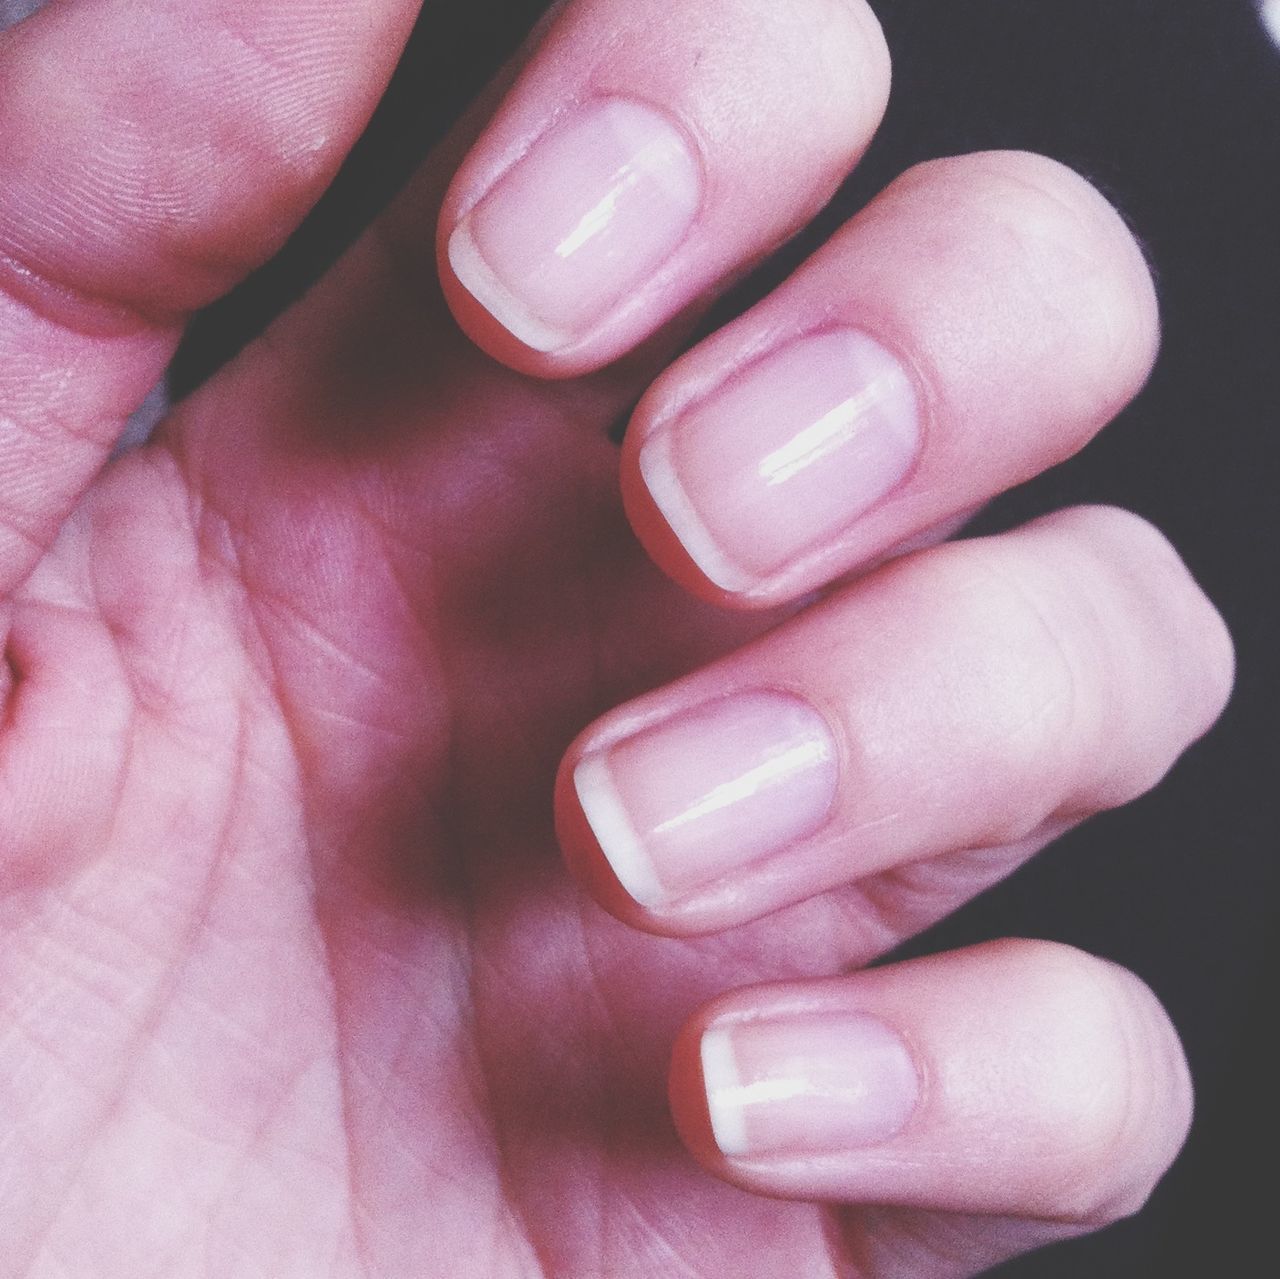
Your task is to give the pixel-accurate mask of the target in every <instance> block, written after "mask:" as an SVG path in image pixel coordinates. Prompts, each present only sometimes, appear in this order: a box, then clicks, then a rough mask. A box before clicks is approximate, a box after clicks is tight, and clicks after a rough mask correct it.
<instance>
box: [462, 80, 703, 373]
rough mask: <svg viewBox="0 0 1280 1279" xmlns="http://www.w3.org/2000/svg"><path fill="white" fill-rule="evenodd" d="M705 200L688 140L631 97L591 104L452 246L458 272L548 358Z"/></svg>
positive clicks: (624, 288) (620, 291)
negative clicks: (549, 353)
mask: <svg viewBox="0 0 1280 1279" xmlns="http://www.w3.org/2000/svg"><path fill="white" fill-rule="evenodd" d="M701 199H702V180H701V174H700V170H699V167H698V164H697V162H696V160H695V159H694V157H693V156H692V154H691V153H690V150H689V147H688V144H687V143H686V141H685V138H684V135H683V134H682V133H681V132H680V130H679V129H677V128H676V126H675V125H674V124H673V123H671V121H670V120H668V119H667V118H666V117H665V116H663V115H662V114H660V113H659V112H658V111H656V110H655V109H654V108H652V107H649V106H645V105H643V104H641V103H639V102H634V101H630V100H628V99H625V98H606V99H601V100H597V101H593V102H588V103H586V104H585V105H583V106H582V107H579V108H578V109H577V110H576V111H575V112H574V113H573V114H572V115H570V116H569V117H568V118H567V119H566V120H565V121H563V122H562V123H560V124H559V125H556V126H554V127H553V128H552V129H551V131H550V132H549V133H547V134H546V135H544V136H543V137H542V138H540V139H539V140H538V141H537V142H535V143H534V145H533V147H532V148H531V149H530V151H529V152H528V154H527V155H525V156H524V157H523V158H522V159H521V160H519V161H518V162H517V163H516V165H515V166H514V167H513V168H512V169H511V170H510V171H508V172H507V173H506V174H504V175H503V176H502V177H501V178H499V179H498V182H497V183H496V185H495V186H494V187H493V189H492V190H490V191H489V192H488V193H487V194H486V195H485V196H484V197H483V198H482V199H481V200H480V202H479V203H478V204H477V205H476V206H475V207H474V208H473V209H471V211H470V212H469V213H468V214H467V215H466V216H465V217H464V218H463V219H462V221H461V222H460V223H459V224H458V226H457V227H456V228H455V230H454V231H453V234H452V236H451V237H450V240H449V262H450V265H451V266H452V267H453V271H454V274H455V275H456V276H457V277H458V279H459V280H460V281H461V283H462V284H463V285H464V286H465V287H466V289H467V290H468V291H469V292H470V293H471V294H472V295H473V296H474V297H475V298H476V300H477V301H478V302H479V303H480V304H481V305H482V306H483V307H485V309H486V310H488V311H489V312H490V313H491V314H492V315H493V317H494V318H495V319H497V320H498V321H499V322H500V323H501V324H503V325H504V327H506V329H507V330H508V331H509V332H510V333H512V334H513V335H514V336H515V337H517V338H519V339H520V341H522V342H523V343H525V345H526V346H529V347H532V348H534V349H535V350H538V351H554V350H558V349H560V348H563V347H568V346H571V345H573V344H574V343H576V342H578V341H580V340H581V339H582V338H584V337H586V336H588V335H589V334H590V332H591V330H592V329H593V328H595V327H596V326H597V325H599V324H600V323H601V322H603V321H604V320H605V319H606V318H607V317H608V315H609V314H610V313H611V312H612V311H613V310H614V308H615V307H617V306H618V305H620V304H621V303H622V302H623V301H624V300H625V299H626V297H627V295H628V294H629V293H630V292H631V291H632V290H633V289H634V288H635V287H636V286H637V285H639V284H640V283H641V282H642V281H644V280H646V279H648V278H649V277H650V276H652V274H653V273H654V271H655V270H656V269H657V268H658V267H660V266H661V265H662V264H663V262H665V261H666V259H667V258H669V257H670V256H671V254H672V252H673V251H674V250H675V249H676V247H677V246H678V245H679V243H680V241H681V240H682V239H683V238H684V237H685V235H686V234H687V232H688V230H689V227H690V226H691V225H692V223H693V220H694V218H695V217H696V216H697V213H698V209H699V207H700V204H701Z"/></svg>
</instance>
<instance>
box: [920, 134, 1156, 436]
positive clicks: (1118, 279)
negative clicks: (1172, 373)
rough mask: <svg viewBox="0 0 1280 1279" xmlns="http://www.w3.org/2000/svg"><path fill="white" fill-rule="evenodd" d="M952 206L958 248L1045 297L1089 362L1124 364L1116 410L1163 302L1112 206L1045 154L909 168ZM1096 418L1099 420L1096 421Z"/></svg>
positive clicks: (987, 155)
mask: <svg viewBox="0 0 1280 1279" xmlns="http://www.w3.org/2000/svg"><path fill="white" fill-rule="evenodd" d="M904 181H906V182H907V183H909V184H910V183H918V182H921V181H923V182H925V183H927V185H928V187H929V188H930V191H931V193H932V194H934V195H935V196H937V197H939V198H938V199H937V203H939V204H941V205H943V206H945V207H948V208H949V209H950V211H951V216H950V218H949V222H950V225H952V226H954V227H955V228H956V233H955V235H954V237H953V238H954V240H955V245H954V251H955V252H957V253H964V252H967V253H970V254H972V253H973V251H974V245H975V240H976V239H979V238H980V240H981V249H982V252H983V254H984V256H985V257H986V258H987V259H988V261H989V262H991V263H993V264H996V265H997V267H998V268H999V269H1001V270H1002V271H1006V272H1008V273H1009V277H1010V282H1009V284H1008V285H1007V286H1006V287H1009V288H1013V287H1016V285H1015V281H1020V282H1021V286H1022V287H1023V288H1025V289H1027V290H1029V291H1030V294H1031V295H1032V296H1035V297H1038V298H1039V299H1041V303H1040V305H1041V306H1042V308H1044V309H1045V312H1046V314H1048V313H1049V312H1050V311H1052V316H1053V317H1056V322H1057V324H1058V325H1059V326H1061V325H1062V324H1063V323H1066V324H1068V325H1069V327H1070V333H1071V339H1072V341H1073V343H1074V344H1076V345H1077V346H1079V345H1080V344H1084V346H1083V348H1082V349H1083V350H1084V351H1085V352H1087V353H1088V355H1089V358H1090V361H1091V366H1092V367H1096V368H1098V369H1114V370H1118V371H1122V373H1118V375H1117V376H1116V378H1115V379H1114V380H1115V382H1116V386H1115V387H1114V388H1113V394H1112V396H1111V400H1110V402H1109V403H1107V404H1105V405H1102V406H1100V407H1101V408H1102V410H1103V411H1104V413H1105V416H1104V417H1103V418H1102V419H1101V420H1102V421H1105V420H1106V418H1107V417H1109V416H1111V415H1113V414H1114V413H1115V412H1117V411H1118V410H1119V408H1120V407H1122V405H1123V404H1124V403H1125V402H1126V401H1127V400H1128V399H1129V398H1130V397H1131V396H1132V395H1133V394H1134V392H1136V390H1137V389H1138V385H1139V384H1140V381H1141V380H1142V379H1143V378H1145V376H1146V373H1147V372H1148V371H1149V370H1150V367H1151V364H1152V363H1153V362H1154V358H1155V353H1156V349H1157V347H1158V345H1159V329H1160V323H1159V306H1158V302H1157V298H1156V292H1155V284H1154V282H1153V280H1152V276H1151V272H1150V269H1149V268H1148V266H1147V262H1146V258H1145V255H1144V254H1143V251H1142V248H1141V246H1140V245H1139V243H1138V241H1137V240H1136V239H1135V237H1134V235H1133V233H1132V232H1131V231H1130V230H1129V227H1128V226H1127V224H1126V223H1125V221H1124V219H1123V218H1122V217H1121V215H1120V213H1119V212H1118V211H1117V210H1116V208H1115V207H1114V206H1113V205H1112V204H1111V203H1110V202H1109V201H1108V200H1107V199H1106V198H1105V197H1104V196H1103V195H1102V194H1101V193H1100V192H1099V191H1098V189H1097V188H1096V187H1095V186H1093V185H1092V184H1091V183H1090V182H1089V181H1087V180H1086V179H1085V178H1084V177H1082V176H1081V175H1080V174H1078V173H1076V172H1075V171H1074V170H1072V169H1070V168H1068V167H1067V166H1066V165H1063V164H1061V163H1059V162H1058V161H1056V160H1052V159H1049V158H1047V157H1046V156H1042V155H1036V154H1033V153H1030V152H1022V151H989V152H978V153H974V154H971V155H963V156H954V157H949V158H945V159H941V160H933V161H929V162H927V163H925V164H922V165H919V166H917V167H916V168H915V169H912V170H910V171H909V172H908V173H907V175H905V178H904ZM1098 424H1099V425H1100V424H1101V423H1100V422H1099V423H1098Z"/></svg>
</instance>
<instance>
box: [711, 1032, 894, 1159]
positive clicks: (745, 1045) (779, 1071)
mask: <svg viewBox="0 0 1280 1279" xmlns="http://www.w3.org/2000/svg"><path fill="white" fill-rule="evenodd" d="M701 1055H702V1078H703V1084H704V1086H705V1088H706V1091H707V1109H708V1113H709V1114H710V1117H711V1128H712V1132H713V1133H714V1135H715V1139H716V1144H717V1145H718V1146H719V1147H720V1149H721V1151H722V1152H723V1153H724V1154H726V1155H728V1156H730V1157H731V1158H744V1157H745V1158H753V1157H760V1156H766V1155H791V1156H799V1155H806V1154H826V1153H838V1152H840V1151H844V1150H857V1149H861V1148H864V1147H866V1146H872V1145H876V1144H878V1143H879V1142H883V1141H887V1140H888V1139H889V1138H890V1137H893V1136H895V1135H896V1134H897V1133H899V1132H901V1131H902V1129H903V1128H904V1127H905V1126H906V1124H907V1121H908V1120H909V1119H910V1118H911V1114H912V1111H913V1110H914V1109H915V1106H916V1102H917V1099H918V1096H919V1089H920V1084H919V1077H918V1075H917V1073H916V1068H915V1064H914V1062H913V1061H912V1059H911V1054H910V1053H909V1052H908V1051H907V1046H906V1044H905V1043H904V1042H903V1040H902V1038H901V1037H900V1036H899V1035H897V1034H896V1033H895V1032H894V1031H893V1030H891V1029H890V1028H889V1027H888V1026H886V1025H885V1024H884V1023H883V1022H881V1021H879V1020H878V1019H877V1018H874V1017H869V1016H865V1015H862V1014H831V1013H823V1014H817V1013H815V1014H811V1015H807V1016H799V1017H786V1018H779V1019H777V1020H762V1021H755V1022H750V1021H749V1022H738V1023H732V1024H712V1025H711V1026H710V1027H709V1028H708V1029H707V1030H706V1032H705V1033H704V1034H703V1037H702V1045H701Z"/></svg>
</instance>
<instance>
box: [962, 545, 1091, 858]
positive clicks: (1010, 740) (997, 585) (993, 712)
mask: <svg viewBox="0 0 1280 1279" xmlns="http://www.w3.org/2000/svg"><path fill="white" fill-rule="evenodd" d="M940 549H941V555H942V557H944V562H946V563H948V564H949V568H950V573H951V574H952V575H953V581H952V583H951V585H950V589H948V590H947V591H946V596H947V598H948V599H949V600H951V601H952V608H953V609H954V614H953V617H952V619H951V629H952V631H953V633H955V634H963V635H966V636H967V637H968V642H967V644H966V649H967V651H972V653H973V658H972V660H971V661H969V662H968V670H969V673H970V675H971V676H972V675H976V674H978V673H979V672H981V675H980V678H979V679H977V680H976V681H975V684H976V687H975V688H974V690H973V692H974V696H975V697H977V698H978V699H980V707H979V709H980V711H981V714H980V715H979V716H977V717H975V719H974V723H975V724H977V725H980V726H981V732H980V733H975V734H973V735H972V736H971V737H970V738H969V743H968V750H969V751H970V752H971V757H972V759H973V761H974V763H975V766H976V767H977V768H978V770H979V772H982V773H988V774H989V775H993V776H1000V777H1002V778H1003V779H1004V780H1005V782H1006V783H1007V786H1006V789H1007V790H1008V791H1009V793H1010V794H1011V795H1015V796H1016V798H1017V804H1016V810H1015V811H1014V812H1013V813H1010V814H1007V815H1002V814H1000V813H999V812H998V811H996V810H993V820H994V823H995V824H994V825H993V828H992V829H991V830H990V831H989V832H988V835H989V837H990V839H991V840H992V842H996V843H1000V842H1008V841H1009V840H1012V839H1017V838H1020V837H1021V836H1022V835H1023V834H1025V833H1026V831H1024V829H1023V827H1024V826H1025V827H1026V828H1027V829H1035V828H1036V827H1037V826H1038V825H1039V824H1040V823H1041V822H1042V821H1043V820H1045V819H1046V818H1048V817H1049V816H1051V815H1052V814H1053V812H1054V811H1056V809H1057V808H1058V805H1059V800H1060V796H1061V794H1062V793H1063V791H1064V788H1066V787H1068V786H1069V785H1070V783H1071V781H1072V779H1073V776H1074V773H1075V769H1076V764H1077V762H1078V761H1077V760H1076V758H1075V756H1076V754H1077V747H1078V745H1079V744H1080V743H1082V742H1084V741H1085V740H1087V739H1088V738H1090V737H1091V736H1092V735H1093V734H1094V733H1095V726H1094V725H1093V724H1092V722H1091V720H1092V719H1094V718H1096V717H1097V715H1098V713H1099V711H1098V703H1099V699H1098V697H1097V695H1096V686H1097V682H1098V681H1097V678H1096V676H1095V674H1094V672H1093V671H1092V669H1091V667H1092V663H1093V661H1094V657H1093V655H1092V653H1091V649H1090V645H1089V643H1088V642H1087V641H1088V636H1087V635H1083V634H1082V635H1077V634H1076V632H1077V631H1078V630H1079V628H1078V627H1075V626H1073V625H1072V624H1071V621H1070V617H1069V611H1070V600H1069V599H1068V598H1067V597H1066V595H1065V594H1064V593H1063V592H1061V591H1059V590H1057V589H1056V584H1055V583H1054V582H1053V580H1052V578H1051V577H1048V576H1047V575H1045V574H1044V573H1043V572H1040V571H1034V572H1033V571H1031V570H1032V568H1033V567H1037V568H1038V566H1033V565H1029V564H1028V563H1027V562H1026V561H1025V557H1023V556H1021V555H1019V554H1017V553H1016V551H1015V550H1014V548H1013V547H1012V546H1011V545H1010V544H1009V543H1007V542H1006V541H1004V540H1002V539H982V540H975V541H970V542H962V543H955V544H953V545H952V546H949V547H945V548H940ZM1037 796H1039V797H1040V798H1041V801H1042V802H1041V803H1040V804H1039V805H1037V803H1036V802H1035V797H1037ZM1006 817H1007V819H1008V820H1006ZM1010 821H1011V822H1013V823H1014V824H1013V825H1010V824H1009V822H1010Z"/></svg>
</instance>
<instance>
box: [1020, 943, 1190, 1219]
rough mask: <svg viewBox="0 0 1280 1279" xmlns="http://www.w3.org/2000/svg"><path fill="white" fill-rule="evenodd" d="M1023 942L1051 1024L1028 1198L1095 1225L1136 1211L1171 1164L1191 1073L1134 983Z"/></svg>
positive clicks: (1091, 959) (1082, 958)
mask: <svg viewBox="0 0 1280 1279" xmlns="http://www.w3.org/2000/svg"><path fill="white" fill-rule="evenodd" d="M1027 946H1028V947H1029V951H1028V953H1026V954H1024V956H1023V964H1024V966H1025V970H1026V971H1027V972H1028V974H1029V976H1030V980H1033V981H1037V982H1038V983H1039V984H1040V986H1041V989H1042V998H1043V1000H1044V1009H1045V1014H1046V1017H1047V1020H1048V1024H1049V1025H1050V1026H1051V1027H1053V1028H1054V1029H1055V1030H1056V1034H1054V1036H1053V1040H1052V1043H1051V1044H1047V1045H1046V1046H1045V1047H1046V1051H1045V1053H1044V1056H1043V1058H1042V1060H1043V1061H1044V1062H1045V1065H1046V1069H1045V1077H1044V1078H1043V1079H1042V1081H1041V1087H1042V1090H1043V1091H1042V1094H1041V1097H1040V1122H1039V1131H1038V1134H1037V1149H1038V1154H1039V1156H1040V1157H1039V1158H1038V1159H1036V1160H1035V1161H1033V1165H1032V1166H1033V1167H1035V1168H1036V1169H1037V1173H1036V1174H1035V1175H1036V1178H1037V1181H1038V1185H1037V1187H1036V1188H1035V1192H1034V1198H1035V1200H1036V1203H1037V1205H1038V1208H1039V1211H1040V1212H1041V1214H1042V1215H1043V1216H1045V1217H1046V1218H1052V1219H1055V1220H1063V1221H1068V1222H1070V1223H1072V1224H1075V1225H1080V1226H1087V1227H1091V1228H1096V1227H1099V1226H1103V1225H1106V1224H1109V1223H1111V1222H1114V1221H1117V1220H1119V1219H1121V1218H1123V1217H1127V1216H1130V1215H1132V1214H1133V1213H1135V1212H1137V1211H1138V1210H1139V1209H1140V1208H1141V1207H1142V1206H1143V1205H1144V1204H1145V1203H1146V1201H1147V1199H1148V1198H1149V1197H1150V1195H1151V1192H1152V1191H1153V1190H1154V1189H1155V1187H1156V1185H1157V1184H1158V1182H1159V1180H1160V1178H1161V1177H1162V1176H1163V1175H1164V1173H1165V1172H1166V1171H1167V1170H1168V1168H1169V1165H1170V1164H1171V1163H1172V1162H1173V1159H1174V1158H1175V1156H1176V1155H1177V1152H1178V1150H1179V1149H1180V1148H1181V1146H1182V1143H1183V1141H1184V1140H1185V1137H1186V1133H1187V1129H1188V1127H1189V1125H1190V1119H1191V1107H1192V1102H1191V1085H1190V1077H1189V1074H1188V1071H1187V1068H1186V1063H1185V1059H1184V1057H1183V1055H1182V1049H1181V1046H1180V1045H1179V1043H1178V1039H1177V1035H1176V1033H1175V1032H1174V1030H1173V1028H1172V1026H1171V1025H1170V1023H1169V1020H1168V1017H1167V1015H1166V1014H1165V1012H1164V1010H1163V1008H1162V1007H1161V1006H1160V1004H1159V1002H1158V1001H1157V1000H1156V998H1155V996H1154V995H1153V994H1152V993H1151V992H1150V990H1149V989H1148V988H1147V987H1146V986H1145V985H1144V984H1143V983H1142V982H1141V981H1139V980H1138V979H1137V978H1136V977H1134V976H1133V975H1132V974H1131V973H1128V972H1127V971H1126V970H1124V969H1122V968H1120V967H1118V966H1117V965H1115V964H1112V963H1109V962H1107V961H1105V960H1101V959H1098V958H1097V957H1095V956H1092V955H1088V954H1086V953H1085V952H1083V951H1079V950H1076V949H1075V948H1073V947H1070V946H1063V945H1057V944H1052V943H1027Z"/></svg>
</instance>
